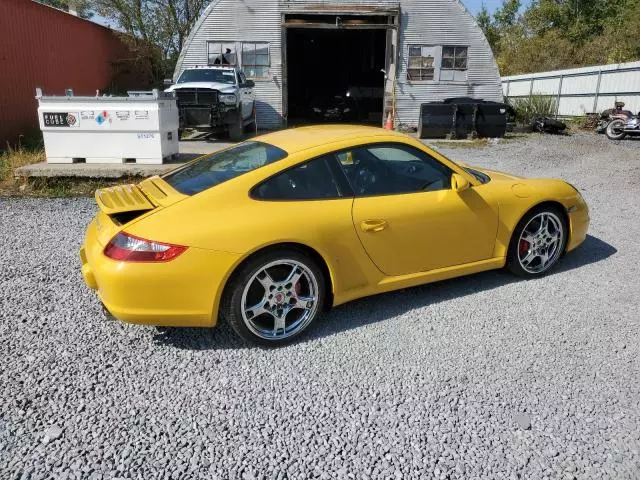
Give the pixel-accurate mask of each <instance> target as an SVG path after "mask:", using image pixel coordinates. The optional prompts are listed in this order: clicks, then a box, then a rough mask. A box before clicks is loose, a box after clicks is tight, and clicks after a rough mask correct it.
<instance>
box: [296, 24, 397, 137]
mask: <svg viewBox="0 0 640 480" xmlns="http://www.w3.org/2000/svg"><path fill="white" fill-rule="evenodd" d="M386 38H387V35H386V30H384V29H362V30H360V29H331V28H329V29H327V28H323V29H320V28H288V29H287V90H288V124H289V126H295V125H302V124H307V123H372V124H376V125H380V124H381V123H382V109H383V97H384V73H383V72H382V71H381V70H382V69H384V68H385V59H386V45H387V42H386Z"/></svg>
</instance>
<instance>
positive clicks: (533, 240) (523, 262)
mask: <svg viewBox="0 0 640 480" xmlns="http://www.w3.org/2000/svg"><path fill="white" fill-rule="evenodd" d="M563 242H564V232H563V227H562V222H561V221H560V219H559V218H558V216H557V215H556V214H554V213H551V212H541V213H539V214H538V215H536V216H535V217H533V218H532V219H531V220H529V223H527V225H526V226H525V227H524V229H523V230H522V234H521V235H520V240H519V241H518V261H519V262H520V266H521V267H522V268H523V269H524V270H525V271H526V272H528V273H542V272H544V271H545V270H547V269H548V268H550V267H551V266H552V265H553V264H554V263H555V262H556V260H558V258H559V257H560V254H561V253H562V246H563Z"/></svg>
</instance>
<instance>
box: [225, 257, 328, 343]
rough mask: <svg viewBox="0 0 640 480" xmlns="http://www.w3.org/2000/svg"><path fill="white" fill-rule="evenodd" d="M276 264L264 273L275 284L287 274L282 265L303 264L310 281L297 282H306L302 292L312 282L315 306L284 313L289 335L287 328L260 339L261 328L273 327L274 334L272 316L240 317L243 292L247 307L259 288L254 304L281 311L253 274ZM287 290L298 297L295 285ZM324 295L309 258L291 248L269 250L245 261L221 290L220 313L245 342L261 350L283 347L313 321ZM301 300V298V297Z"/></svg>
mask: <svg viewBox="0 0 640 480" xmlns="http://www.w3.org/2000/svg"><path fill="white" fill-rule="evenodd" d="M277 262H283V265H282V266H279V265H275V266H271V267H268V272H269V274H270V275H271V276H272V277H273V280H274V281H275V280H277V281H278V282H279V283H281V282H282V281H284V278H281V276H286V275H287V274H288V272H287V271H286V270H285V266H288V267H291V265H284V263H285V262H292V263H294V264H295V263H297V264H300V265H303V266H304V267H305V268H306V272H305V275H308V276H312V277H313V280H312V281H307V278H306V277H304V278H303V277H302V276H301V277H300V278H301V280H300V282H298V283H300V284H302V283H303V282H307V283H308V285H306V284H305V285H302V287H301V288H304V289H305V290H304V291H305V292H311V291H312V290H313V289H312V282H313V281H315V287H316V288H315V291H314V292H315V295H311V296H315V303H314V306H313V308H312V309H311V308H309V309H307V308H304V309H300V308H297V307H294V308H292V309H289V310H288V313H285V314H284V318H285V322H286V323H285V325H287V324H288V325H289V326H290V327H291V328H292V330H291V331H290V332H287V328H288V327H287V328H285V329H284V330H283V331H282V335H279V336H273V337H271V338H266V337H265V336H264V335H265V334H264V333H263V334H260V333H259V332H258V331H257V330H259V329H260V328H262V327H263V326H264V328H265V329H269V328H273V329H274V332H275V328H276V326H275V322H276V320H275V316H274V315H273V314H271V313H269V312H265V313H262V314H260V315H256V316H254V317H252V318H248V317H249V315H248V314H244V315H243V311H245V310H249V309H245V308H244V301H245V290H247V298H246V300H247V303H250V304H251V305H254V304H256V302H255V300H251V301H249V298H248V297H249V295H255V294H256V292H255V291H252V290H256V289H257V288H258V287H259V288H262V289H264V296H263V297H262V298H261V299H259V300H258V301H257V304H260V303H262V302H270V303H273V305H272V308H271V310H272V311H273V312H276V313H277V312H279V311H282V310H283V309H279V308H278V306H277V305H276V300H277V299H276V298H273V299H270V298H268V295H269V293H268V291H267V289H266V288H265V287H263V286H261V285H262V281H264V280H265V279H264V278H262V280H260V279H258V278H257V277H256V275H260V274H261V272H262V271H263V270H264V269H265V267H267V266H269V265H271V264H273V263H277ZM279 269H282V270H279ZM281 274H282V275H281ZM309 280H311V278H309ZM256 282H258V284H260V285H257V284H256ZM248 284H250V285H248ZM287 285H288V284H283V285H282V286H283V287H286V286H287ZM288 289H289V290H292V289H293V290H295V291H296V293H295V294H294V295H296V297H297V296H298V295H300V292H298V291H297V286H296V285H292V286H290V287H288ZM285 290H286V289H285ZM273 293H274V294H276V295H279V292H278V291H276V290H275V289H274V291H273ZM290 293H291V292H290ZM325 293H326V286H325V279H324V275H323V274H322V270H321V268H320V267H319V266H318V265H317V263H316V262H315V261H314V260H313V259H312V258H310V257H309V256H308V255H305V254H304V253H302V252H300V251H298V250H295V249H279V250H273V251H270V252H266V253H264V254H262V255H258V256H255V257H253V258H251V259H249V260H248V261H247V262H245V263H244V264H243V265H241V266H240V268H239V269H238V270H237V271H235V272H234V273H233V275H232V277H231V279H230V280H229V282H228V284H227V286H226V288H225V292H224V295H223V299H222V303H221V312H220V313H221V314H222V317H223V319H224V320H225V321H226V322H228V323H229V325H231V328H233V330H234V331H235V332H236V333H237V334H238V335H239V336H240V337H241V338H243V339H244V340H245V341H247V342H249V343H253V344H257V345H260V346H264V347H278V346H282V345H287V344H289V343H291V342H293V341H294V340H296V339H297V338H298V337H299V336H300V335H301V334H302V333H303V332H305V331H306V330H307V329H308V328H309V326H310V325H311V324H312V323H313V322H314V321H315V320H316V319H317V317H318V316H319V315H320V314H321V312H322V310H323V306H324V302H325V298H326V297H325ZM282 294H283V295H284V300H285V301H288V300H287V299H288V298H289V297H287V295H288V294H287V293H285V292H282ZM306 295H307V297H308V298H311V297H310V294H309V293H306ZM260 296H261V292H258V297H260ZM272 296H273V295H272ZM302 297H304V294H303V296H302ZM302 297H300V298H302ZM256 298H257V297H256ZM281 305H282V306H284V307H290V306H291V305H290V304H289V303H284V304H281ZM307 310H308V311H309V313H310V314H309V316H308V317H306V319H305V320H304V321H303V322H301V323H300V324H299V326H298V327H296V328H295V329H294V328H293V326H294V325H295V323H296V321H295V320H296V318H297V315H298V314H300V315H301V318H302V315H303V314H304V313H305V312H307ZM270 322H272V323H273V327H271V323H270ZM256 323H259V324H260V325H259V326H256V325H255V324H256Z"/></svg>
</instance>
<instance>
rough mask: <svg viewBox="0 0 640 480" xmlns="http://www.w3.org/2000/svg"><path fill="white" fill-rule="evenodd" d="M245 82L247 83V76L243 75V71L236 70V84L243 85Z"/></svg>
mask: <svg viewBox="0 0 640 480" xmlns="http://www.w3.org/2000/svg"><path fill="white" fill-rule="evenodd" d="M245 83H247V77H245V76H244V73H242V72H238V84H239V85H244V84H245Z"/></svg>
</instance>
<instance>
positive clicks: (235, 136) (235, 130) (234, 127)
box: [229, 112, 244, 142]
mask: <svg viewBox="0 0 640 480" xmlns="http://www.w3.org/2000/svg"><path fill="white" fill-rule="evenodd" d="M243 133H244V128H243V125H242V115H241V114H240V112H238V113H236V114H235V115H234V118H233V121H232V122H231V124H229V139H230V140H231V141H233V142H239V141H240V140H242V134H243Z"/></svg>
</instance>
